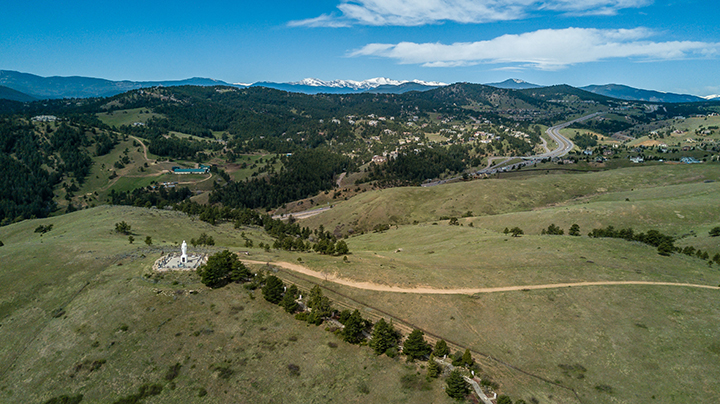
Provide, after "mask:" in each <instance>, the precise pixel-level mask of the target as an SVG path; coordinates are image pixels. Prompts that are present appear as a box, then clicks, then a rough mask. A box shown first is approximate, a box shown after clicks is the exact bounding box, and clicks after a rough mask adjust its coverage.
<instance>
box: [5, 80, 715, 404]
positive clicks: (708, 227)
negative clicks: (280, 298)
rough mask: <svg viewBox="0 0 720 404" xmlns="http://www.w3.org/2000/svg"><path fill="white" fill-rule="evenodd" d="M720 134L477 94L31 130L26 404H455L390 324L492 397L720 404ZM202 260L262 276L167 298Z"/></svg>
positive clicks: (16, 167)
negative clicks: (227, 259)
mask: <svg viewBox="0 0 720 404" xmlns="http://www.w3.org/2000/svg"><path fill="white" fill-rule="evenodd" d="M18 109H19V110H21V111H24V112H22V113H18V112H16V111H18ZM719 112H720V105H719V104H718V103H716V102H710V101H708V102H693V103H684V104H683V103H676V104H670V103H667V104H660V103H649V102H640V101H627V100H619V99H613V98H608V97H605V96H602V95H598V94H595V93H589V92H585V91H583V90H580V89H576V88H572V87H569V86H553V87H543V88H537V87H529V88H526V89H522V90H514V89H502V88H497V87H490V86H482V85H474V84H467V83H460V84H453V85H448V86H442V87H438V88H435V89H431V90H426V91H409V92H407V93H404V94H377V93H374V94H370V93H368V94H342V95H340V94H310V95H307V94H297V93H288V92H282V91H277V90H274V89H268V88H261V87H252V88H236V87H230V86H222V85H221V86H213V87H194V86H179V87H148V88H142V89H135V90H131V91H129V92H125V93H120V94H118V95H113V96H111V97H108V98H97V99H76V100H75V102H73V103H69V102H66V101H62V100H56V101H52V100H46V101H44V102H43V103H42V105H41V104H37V103H28V104H17V105H15V106H13V107H12V108H8V109H6V110H3V113H2V115H0V146H2V155H0V156H1V157H2V162H3V163H4V164H3V166H2V169H3V173H2V181H3V183H2V186H3V189H6V190H11V191H12V192H9V193H7V194H6V195H4V196H3V197H2V199H1V200H0V212H1V213H2V218H0V221H1V222H2V226H0V258H1V259H2V262H3V263H4V264H3V265H2V270H0V285H2V286H0V289H1V290H2V292H1V293H0V296H2V297H1V298H0V340H2V341H4V343H3V344H2V346H0V401H2V402H8V403H24V402H42V403H46V402H62V401H58V400H62V396H66V399H65V400H70V399H73V398H74V399H77V397H80V400H81V401H82V402H86V401H87V402H130V401H122V400H132V399H135V400H136V401H135V402H148V403H166V402H167V403H170V402H217V403H220V402H230V401H232V402H330V401H342V402H390V403H406V402H437V403H444V402H447V403H450V402H453V399H451V398H450V397H449V396H448V395H447V394H446V392H445V389H446V388H447V387H446V384H445V383H446V380H447V379H448V378H449V377H450V376H449V374H450V372H449V370H446V371H445V372H444V373H442V374H441V375H440V377H439V379H435V378H433V377H430V376H427V374H428V369H429V368H430V363H431V362H430V361H433V360H434V359H432V358H431V357H429V356H428V355H424V356H420V357H419V358H418V359H415V360H413V358H412V357H409V356H408V355H409V353H408V352H411V348H407V347H406V346H405V343H406V342H407V341H397V342H396V343H395V345H394V346H391V347H390V348H389V349H383V350H381V351H379V352H377V351H376V348H375V346H376V345H375V343H376V342H373V340H375V341H377V338H379V337H375V336H374V332H375V328H377V325H378V324H380V323H379V321H380V319H384V320H385V321H387V322H391V325H392V327H395V329H396V330H397V331H398V332H399V333H400V334H401V335H402V339H405V338H407V337H408V336H409V335H410V334H411V333H412V332H413V330H421V331H422V332H423V333H424V337H425V339H426V340H427V341H428V342H429V343H430V344H431V345H432V346H435V344H436V343H437V342H438V341H440V340H443V341H445V342H447V344H448V346H449V347H450V354H451V356H450V357H449V358H447V359H448V361H455V362H457V361H458V360H459V359H460V357H461V356H462V353H463V351H465V350H467V351H468V354H471V355H472V359H473V360H474V364H473V365H462V364H461V365H457V367H458V368H460V369H462V371H463V372H464V374H465V375H466V376H468V377H475V376H476V377H477V378H478V380H479V382H481V385H482V388H483V389H484V390H485V391H486V393H487V394H488V395H489V396H491V397H492V395H493V394H498V395H500V396H507V397H511V398H512V400H513V401H514V402H516V403H520V402H522V401H524V402H526V403H636V402H658V403H673V402H713V401H717V400H718V399H720V397H719V396H718V393H717V392H718V391H720V386H718V380H720V374H719V371H718V368H717V366H716V363H717V360H718V356H720V346H719V345H718V327H717V324H718V320H719V319H720V311H719V310H718V305H717V302H718V296H719V295H718V293H720V271H719V270H718V268H720V244H718V239H717V234H716V233H720V230H718V231H717V232H716V229H717V228H718V227H719V226H720V208H719V207H718V204H717V200H718V197H720V185H719V184H720V161H718V155H719V154H720V143H718V142H719V141H720V131H719V130H718V129H717V128H718V125H719V124H720V117H719V116H718V113H719ZM41 116H42V117H46V118H37V117H41ZM47 117H53V118H47ZM34 118H36V119H34ZM625 138H627V139H628V140H623V139H625ZM204 167H206V168H204ZM183 169H197V170H200V171H198V172H197V173H189V174H178V172H182V170H183ZM203 170H205V171H207V172H202V171H203ZM121 223H124V226H119V225H120V224H121ZM123 229H125V230H123ZM121 230H122V231H121ZM209 240H212V242H210V241H209ZM183 241H187V243H188V249H189V251H190V252H197V253H202V254H207V255H208V256H210V257H212V256H215V255H216V254H220V253H222V252H223V251H224V250H228V251H230V252H231V253H232V254H231V255H232V256H234V257H238V259H239V261H241V262H244V267H247V270H248V271H249V272H248V274H249V275H248V276H238V277H236V278H233V279H232V280H231V281H230V280H228V281H227V282H224V283H225V284H222V285H221V287H218V286H210V285H209V284H208V283H207V282H206V279H205V275H204V273H203V271H198V272H197V273H196V272H195V271H167V272H157V271H153V270H152V265H153V263H154V262H155V261H156V260H157V259H158V258H160V257H163V256H166V255H167V254H169V253H177V252H179V251H180V247H179V246H180V244H181V243H182V242H183ZM274 278H278V279H279V280H280V281H281V284H282V285H283V286H284V287H285V289H282V287H281V288H280V290H281V291H280V292H279V293H281V294H284V295H289V293H290V292H288V290H290V288H291V286H292V285H295V286H296V287H297V288H298V296H292V299H290V300H291V301H294V300H296V301H297V302H299V303H298V304H302V306H299V307H308V305H313V303H310V302H311V301H312V299H313V297H312V296H314V295H316V294H317V290H318V289H316V288H319V290H321V291H322V293H323V294H324V296H326V297H327V298H328V299H329V300H328V303H331V304H332V309H333V310H331V311H329V312H327V315H320V314H317V315H318V316H321V317H320V318H314V317H313V315H314V314H313V312H314V313H321V312H322V311H321V306H318V305H314V306H313V307H311V308H312V310H307V311H303V310H301V309H300V308H297V307H296V308H294V309H293V310H288V309H287V308H286V307H285V306H283V305H284V304H286V303H280V305H278V302H271V299H269V298H268V292H267V286H268V284H270V282H271V279H274ZM315 304H318V303H315ZM322 307H324V306H322ZM284 309H285V310H284ZM355 310H357V313H358V316H361V318H362V319H364V320H368V321H369V323H365V325H364V326H361V328H360V331H362V332H359V333H358V335H360V336H361V337H360V338H359V339H358V340H356V341H355V342H353V340H352V339H351V338H349V337H348V335H349V334H348V332H349V331H347V330H349V329H350V328H351V326H350V325H349V324H351V323H349V322H348V321H350V320H349V316H350V315H351V313H353V312H354V311H355ZM343 313H344V314H343ZM316 321H317V322H316ZM349 339H350V341H348V340H349ZM402 339H401V340H402ZM403 351H405V353H404V354H403ZM441 356H442V355H441ZM471 372H472V373H471ZM133 397H135V398H133ZM469 397H470V398H468V400H474V399H475V398H474V397H475V396H469ZM52 400H56V401H52ZM521 400H522V401H521ZM66 402H67V401H66ZM75 402H79V401H75Z"/></svg>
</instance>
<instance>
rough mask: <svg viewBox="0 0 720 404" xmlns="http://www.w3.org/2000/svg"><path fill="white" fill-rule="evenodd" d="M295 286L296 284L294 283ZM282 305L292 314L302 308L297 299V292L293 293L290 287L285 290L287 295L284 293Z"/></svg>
mask: <svg viewBox="0 0 720 404" xmlns="http://www.w3.org/2000/svg"><path fill="white" fill-rule="evenodd" d="M293 286H295V285H293ZM280 306H282V307H283V308H284V309H285V311H287V312H288V313H290V314H293V313H295V312H296V311H298V309H299V308H300V305H299V304H298V302H296V301H295V294H293V293H292V292H291V291H290V288H288V290H287V291H285V295H283V298H282V300H281V301H280Z"/></svg>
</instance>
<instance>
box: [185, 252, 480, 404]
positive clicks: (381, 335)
mask: <svg viewBox="0 0 720 404" xmlns="http://www.w3.org/2000/svg"><path fill="white" fill-rule="evenodd" d="M197 273H198V275H199V276H200V280H201V281H202V282H203V283H204V284H205V285H206V286H208V287H210V288H214V289H215V288H221V287H224V286H226V285H228V284H230V283H242V284H244V287H245V288H246V289H248V290H256V289H260V290H261V292H262V296H263V298H264V299H265V300H267V301H268V302H270V303H272V304H276V305H279V306H280V307H282V308H283V310H284V311H285V312H287V313H289V314H292V315H294V316H295V318H296V319H297V320H300V321H304V322H307V323H309V324H313V325H316V326H319V325H321V324H323V323H326V322H328V323H331V324H330V327H331V329H334V332H335V333H336V334H337V335H338V336H339V337H340V338H341V339H342V340H343V341H345V342H347V343H350V344H360V345H367V346H368V347H369V348H370V349H372V350H373V352H374V353H375V354H376V355H378V356H379V355H383V354H384V355H387V356H388V357H391V358H394V357H396V356H398V355H400V354H402V355H404V356H405V358H406V359H407V361H408V362H413V361H416V360H420V361H427V371H426V380H427V381H428V382H429V381H431V380H432V379H435V378H438V377H439V376H440V374H441V373H443V367H442V365H441V364H440V363H439V362H438V360H436V358H446V357H448V356H449V359H450V360H451V361H452V365H453V366H455V367H456V369H455V370H453V371H452V372H450V374H449V375H448V377H447V379H446V387H445V391H446V393H447V394H448V395H449V396H450V397H452V398H454V399H464V398H465V397H466V396H468V394H470V386H469V384H468V383H467V382H466V381H465V380H464V378H463V376H462V373H461V372H460V370H459V369H458V368H465V369H468V370H469V369H473V370H476V371H480V368H479V367H478V366H477V365H476V363H475V360H474V359H473V358H472V354H471V353H470V350H469V349H466V350H465V351H464V352H463V353H460V351H458V352H456V353H455V354H454V355H451V354H450V349H449V347H448V345H447V343H446V342H445V341H444V340H442V339H441V340H439V341H437V343H436V344H435V346H434V347H433V346H432V345H431V344H430V343H428V342H427V341H426V340H425V335H424V333H423V332H422V331H421V330H419V329H414V330H413V331H412V332H410V334H408V335H407V337H405V338H404V339H403V336H402V334H401V333H400V331H399V330H397V329H396V328H395V327H394V325H393V321H392V319H391V320H390V321H387V320H385V319H384V318H381V319H379V320H378V321H377V322H376V323H375V324H373V322H372V321H370V320H369V319H365V318H363V317H362V314H361V313H360V311H359V310H357V309H355V310H353V311H350V310H347V309H345V310H339V309H337V308H335V307H333V302H332V301H331V300H330V299H329V298H328V297H327V296H325V295H324V294H323V292H322V289H321V288H320V286H318V285H315V286H314V287H313V288H312V289H311V290H310V291H309V293H308V295H307V296H306V297H305V298H303V299H302V300H300V297H301V296H300V290H299V289H298V288H297V286H296V285H294V284H290V285H289V286H288V285H286V284H285V283H284V282H283V281H282V279H280V278H278V277H277V276H275V275H266V274H265V273H263V271H259V272H257V273H251V272H250V270H249V269H248V268H247V267H246V266H245V265H244V264H243V263H242V262H241V261H240V260H239V259H238V257H237V255H236V254H233V253H231V252H230V251H228V250H225V251H222V252H219V253H217V254H214V255H212V256H210V257H209V258H208V260H207V263H206V264H204V265H202V266H201V267H200V268H198V270H197ZM332 323H335V324H340V325H341V326H340V327H335V326H333V325H332Z"/></svg>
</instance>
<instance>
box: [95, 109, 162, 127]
mask: <svg viewBox="0 0 720 404" xmlns="http://www.w3.org/2000/svg"><path fill="white" fill-rule="evenodd" d="M141 111H142V112H143V113H142V114H141V113H140V112H141ZM145 111H150V113H145ZM96 115H97V117H98V119H100V121H101V122H102V123H104V124H106V125H108V126H115V127H120V126H122V125H132V124H133V123H135V122H141V123H145V122H147V121H148V120H149V119H150V118H164V115H162V114H156V113H154V112H152V111H151V110H150V109H148V108H132V109H124V110H118V111H112V112H101V113H98V114H96Z"/></svg>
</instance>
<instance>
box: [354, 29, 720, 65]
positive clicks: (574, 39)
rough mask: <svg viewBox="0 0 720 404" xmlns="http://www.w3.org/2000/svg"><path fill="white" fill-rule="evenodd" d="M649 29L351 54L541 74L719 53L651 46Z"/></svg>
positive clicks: (696, 45)
mask: <svg viewBox="0 0 720 404" xmlns="http://www.w3.org/2000/svg"><path fill="white" fill-rule="evenodd" d="M652 35H654V33H653V32H652V31H650V30H648V29H646V28H634V29H592V28H566V29H559V30H554V29H544V30H539V31H534V32H528V33H524V34H520V35H503V36H499V37H497V38H494V39H491V40H488V41H479V42H461V43H454V44H450V45H445V44H441V43H413V42H401V43H398V44H378V43H373V44H368V45H366V46H364V47H362V48H361V49H358V50H356V51H354V52H351V53H350V56H377V57H384V58H389V59H395V60H397V61H398V62H399V63H401V64H421V65H423V66H427V67H452V66H470V65H476V64H481V63H493V64H511V65H516V66H518V65H519V66H526V67H532V68H536V69H540V70H557V69H561V68H564V67H566V66H568V65H572V64H578V63H588V62H596V61H600V60H607V59H614V58H631V59H639V60H671V59H682V58H687V57H695V56H697V57H708V56H712V55H716V54H717V52H718V50H719V49H720V44H719V43H707V42H693V41H670V42H652V41H649V40H647V38H649V37H651V36H652Z"/></svg>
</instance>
